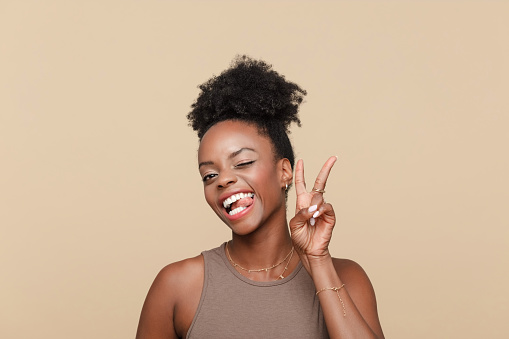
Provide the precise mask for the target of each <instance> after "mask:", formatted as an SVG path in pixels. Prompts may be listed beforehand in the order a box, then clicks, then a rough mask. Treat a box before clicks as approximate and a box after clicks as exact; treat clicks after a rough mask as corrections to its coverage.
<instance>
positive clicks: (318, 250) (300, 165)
mask: <svg viewBox="0 0 509 339" xmlns="http://www.w3.org/2000/svg"><path fill="white" fill-rule="evenodd" d="M336 160H337V157H330V158H329V159H328V160H327V161H326V162H325V164H324V165H323V167H322V169H321V170H320V173H318V176H317V177H316V180H315V184H314V186H313V190H311V192H308V191H307V190H306V182H305V180H304V162H303V161H302V159H301V160H299V161H298V162H297V165H296V166H295V192H296V193H297V203H296V207H295V216H294V217H293V218H292V219H291V220H290V233H291V236H292V240H293V244H294V246H295V249H296V250H297V253H299V256H300V258H301V260H302V263H303V264H304V266H305V267H306V269H307V270H308V271H309V269H310V261H320V260H322V259H328V258H330V254H329V243H330V240H331V237H332V230H333V228H334V225H335V224H336V215H335V213H334V209H333V208H332V205H331V204H328V203H326V202H325V200H324V199H323V193H324V189H325V184H326V183H327V178H328V177H329V173H330V171H331V169H332V166H333V165H334V163H335V162H336ZM313 215H314V217H313Z"/></svg>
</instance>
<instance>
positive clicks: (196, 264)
mask: <svg viewBox="0 0 509 339" xmlns="http://www.w3.org/2000/svg"><path fill="white" fill-rule="evenodd" d="M203 270H204V260H203V256H202V255H201V254H200V255H198V256H196V257H193V258H188V259H184V260H181V261H177V262H174V263H172V264H169V265H167V266H165V267H163V268H162V269H161V271H160V272H159V274H158V275H157V276H156V278H155V280H154V284H156V283H157V284H158V285H162V287H165V288H169V289H171V290H180V289H183V288H184V289H185V287H186V285H188V284H189V283H190V282H194V281H195V280H200V279H201V278H203Z"/></svg>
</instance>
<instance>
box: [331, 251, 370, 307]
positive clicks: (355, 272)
mask: <svg viewBox="0 0 509 339" xmlns="http://www.w3.org/2000/svg"><path fill="white" fill-rule="evenodd" d="M332 262H333V264H334V268H335V270H336V273H337V274H338V276H339V278H340V279H341V281H342V282H343V283H344V284H345V287H346V288H347V289H348V293H349V294H350V296H351V297H352V299H353V300H354V302H355V301H359V302H360V301H363V302H369V303H374V304H375V305H376V299H375V291H374V290H373V285H372V284H371V281H370V280H369V277H368V275H367V274H366V272H365V271H364V269H363V268H362V267H361V265H359V264H358V263H356V262H355V261H353V260H350V259H340V258H333V259H332ZM356 304H357V302H356ZM375 307H376V306H375Z"/></svg>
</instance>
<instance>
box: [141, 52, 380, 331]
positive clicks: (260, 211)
mask: <svg viewBox="0 0 509 339" xmlns="http://www.w3.org/2000/svg"><path fill="white" fill-rule="evenodd" d="M200 89H201V90H202V92H201V93H200V95H199V97H198V99H197V101H196V102H195V103H194V104H193V105H192V108H193V110H192V111H191V113H189V114H188V119H189V121H190V124H191V125H192V127H193V129H194V130H196V131H197V132H198V137H199V138H200V147H199V150H198V163H199V164H198V167H199V171H200V175H201V177H202V180H203V185H204V194H205V199H206V201H207V203H208V204H209V205H210V207H211V208H212V209H213V210H214V212H215V213H216V214H217V215H218V217H219V218H220V219H221V220H222V221H223V222H224V223H225V224H226V225H227V226H228V227H229V228H230V229H231V230H232V239H231V240H230V241H228V242H226V243H225V244H223V245H221V246H220V247H218V248H215V249H213V250H210V251H205V252H203V253H202V254H201V255H199V256H197V257H194V258H190V259H186V260H183V261H180V262H176V263H173V264H170V265H168V266H166V267H165V268H163V269H162V270H161V272H160V273H159V274H158V276H157V277H156V279H155V281H154V283H153V285H152V287H151V288H150V291H149V293H148V295H147V299H146V301H145V304H144V306H143V310H142V313H141V317H140V323H139V326H138V332H137V338H138V339H144V338H329V337H330V338H383V333H382V329H381V326H380V323H379V320H378V314H377V308H376V300H375V295H374V291H373V288H372V286H371V283H370V281H369V279H368V277H367V275H366V274H365V272H364V271H363V270H362V268H361V267H360V266H359V265H358V264H356V263H355V262H353V261H350V260H346V259H337V258H332V257H331V255H330V253H329V250H328V246H329V242H330V239H331V236H332V230H333V228H334V225H335V222H336V217H335V213H334V210H333V208H332V205H331V204H329V203H326V202H325V201H324V199H323V194H324V193H325V185H326V182H327V177H328V175H329V172H330V170H331V168H332V166H333V165H334V162H335V161H336V159H337V158H336V157H331V158H330V159H328V160H327V162H326V163H325V165H324V166H323V168H322V170H321V171H320V173H319V174H318V177H317V178H316V181H315V183H314V185H313V188H312V190H311V191H310V192H308V191H307V190H306V184H305V182H304V164H303V162H302V160H300V161H298V162H297V164H296V165H295V191H296V193H297V204H296V205H297V206H296V214H295V216H294V217H293V218H292V219H291V220H290V223H289V224H288V222H287V218H286V198H287V194H288V189H289V187H290V186H291V185H292V178H293V167H294V154H293V149H292V145H291V143H290V140H289V138H288V134H287V133H288V128H289V125H290V124H291V123H292V122H295V123H297V124H298V125H300V120H299V118H298V115H297V113H298V107H299V104H300V103H301V102H302V99H303V96H304V95H305V94H306V92H305V91H304V90H302V89H301V88H300V87H299V86H297V85H296V84H294V83H291V82H288V81H286V80H285V79H284V77H283V76H281V75H279V74H278V73H276V72H275V71H273V70H272V69H271V66H269V65H267V64H266V63H264V62H263V61H256V60H252V59H250V58H248V57H245V56H244V57H239V58H237V59H236V60H235V61H234V63H233V64H232V66H231V67H230V68H229V69H228V70H226V71H224V72H223V73H222V74H221V75H220V76H217V77H213V78H212V79H210V80H209V81H208V82H206V83H204V84H203V85H201V86H200ZM288 225H289V227H288Z"/></svg>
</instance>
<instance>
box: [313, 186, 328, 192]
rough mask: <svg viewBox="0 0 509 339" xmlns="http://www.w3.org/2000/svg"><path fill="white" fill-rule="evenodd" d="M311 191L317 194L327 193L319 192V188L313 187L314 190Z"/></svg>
mask: <svg viewBox="0 0 509 339" xmlns="http://www.w3.org/2000/svg"><path fill="white" fill-rule="evenodd" d="M311 191H313V192H317V193H325V191H324V190H319V189H318V188H314V187H313V189H312V190H311Z"/></svg>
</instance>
